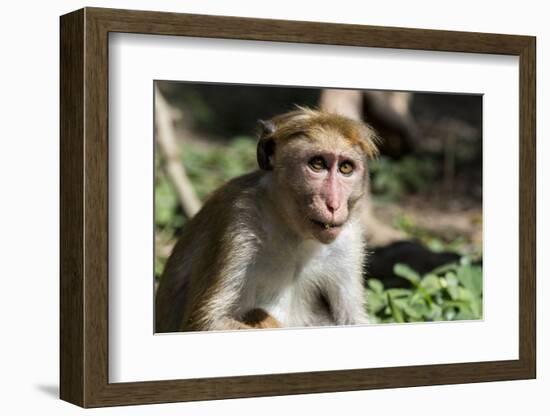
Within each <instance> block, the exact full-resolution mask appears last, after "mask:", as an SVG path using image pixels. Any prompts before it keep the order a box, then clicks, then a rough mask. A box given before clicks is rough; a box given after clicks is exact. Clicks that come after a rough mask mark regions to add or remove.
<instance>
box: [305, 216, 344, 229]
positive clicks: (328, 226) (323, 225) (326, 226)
mask: <svg viewBox="0 0 550 416" xmlns="http://www.w3.org/2000/svg"><path fill="white" fill-rule="evenodd" d="M310 221H311V222H312V223H313V224H315V225H316V226H318V227H320V228H323V229H325V230H330V229H331V228H340V227H341V226H342V225H344V224H331V223H328V222H322V221H317V220H314V219H311V218H310Z"/></svg>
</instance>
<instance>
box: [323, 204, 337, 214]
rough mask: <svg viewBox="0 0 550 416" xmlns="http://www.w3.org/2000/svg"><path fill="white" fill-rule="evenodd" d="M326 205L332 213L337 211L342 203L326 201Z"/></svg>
mask: <svg viewBox="0 0 550 416" xmlns="http://www.w3.org/2000/svg"><path fill="white" fill-rule="evenodd" d="M325 206H326V207H327V211H328V212H330V213H331V214H334V213H335V212H336V211H338V208H339V207H340V205H339V204H337V203H336V202H335V201H325Z"/></svg>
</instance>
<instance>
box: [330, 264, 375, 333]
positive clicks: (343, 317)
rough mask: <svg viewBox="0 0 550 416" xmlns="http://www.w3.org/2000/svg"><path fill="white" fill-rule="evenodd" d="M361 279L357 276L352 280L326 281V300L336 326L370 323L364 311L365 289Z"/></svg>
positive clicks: (340, 278) (333, 279)
mask: <svg viewBox="0 0 550 416" xmlns="http://www.w3.org/2000/svg"><path fill="white" fill-rule="evenodd" d="M361 279H362V276H361V275H358V276H356V277H354V278H353V279H351V278H347V277H344V278H343V279H342V277H339V278H338V279H335V278H331V279H328V280H327V281H326V298H327V300H328V303H329V304H330V310H331V313H332V316H333V319H334V321H335V323H336V324H337V325H360V324H368V323H370V320H369V318H368V316H367V312H366V309H365V306H366V305H365V296H364V291H365V289H364V287H363V284H362V282H361Z"/></svg>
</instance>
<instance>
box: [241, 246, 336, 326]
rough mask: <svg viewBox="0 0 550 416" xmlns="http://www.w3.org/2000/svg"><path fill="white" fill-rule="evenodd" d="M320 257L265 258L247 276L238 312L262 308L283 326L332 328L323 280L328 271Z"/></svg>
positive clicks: (332, 320) (290, 255)
mask: <svg viewBox="0 0 550 416" xmlns="http://www.w3.org/2000/svg"><path fill="white" fill-rule="evenodd" d="M325 262H326V261H325V259H324V258H323V257H322V256H296V255H292V254H289V255H288V256H287V257H286V259H284V260H283V259H281V258H280V256H276V257H275V258H273V257H271V258H270V257H264V258H263V259H262V260H260V261H258V262H256V263H255V264H254V266H253V267H251V268H250V270H249V272H248V273H247V274H248V276H247V281H248V282H250V283H252V284H249V285H247V286H246V290H245V291H244V293H243V294H242V299H241V301H240V302H239V313H241V314H245V313H246V312H247V311H249V310H251V309H255V308H261V309H263V310H265V311H266V312H268V313H269V314H270V315H271V316H273V317H274V318H276V319H277V320H278V321H279V322H281V324H283V325H284V326H320V325H334V324H335V321H334V318H333V317H332V314H331V309H330V305H329V304H328V303H327V294H326V293H323V292H324V290H325V288H324V287H323V281H324V280H325V279H327V278H330V277H329V276H327V273H328V272H327V269H326V267H323V265H324V263H325Z"/></svg>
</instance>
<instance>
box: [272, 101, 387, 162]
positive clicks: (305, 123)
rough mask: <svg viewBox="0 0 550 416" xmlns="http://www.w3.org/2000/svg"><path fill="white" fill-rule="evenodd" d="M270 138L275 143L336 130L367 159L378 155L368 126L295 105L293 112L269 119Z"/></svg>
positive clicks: (376, 135) (347, 118) (372, 132)
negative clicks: (294, 137)
mask: <svg viewBox="0 0 550 416" xmlns="http://www.w3.org/2000/svg"><path fill="white" fill-rule="evenodd" d="M270 126H271V129H270V133H269V137H270V138H272V139H273V140H274V141H275V142H277V141H279V140H288V139H290V138H292V137H293V136H296V135H300V134H305V135H308V136H311V137H314V136H315V133H317V132H319V130H333V131H337V132H339V133H340V134H342V136H343V137H344V138H345V139H346V140H348V141H349V142H350V143H351V144H353V145H358V146H359V147H360V148H361V149H362V150H363V152H365V154H366V155H367V157H369V158H375V157H376V156H378V146H377V145H378V144H379V143H380V137H379V136H378V134H377V133H376V131H375V130H374V128H372V127H371V126H370V125H368V124H367V123H364V122H361V121H358V120H354V119H351V118H349V117H345V116H343V115H341V114H337V113H331V112H327V111H323V110H318V109H312V108H309V107H303V106H299V105H296V109H295V110H293V111H290V112H287V113H284V114H281V115H279V116H276V117H274V118H272V119H271V120H270Z"/></svg>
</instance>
